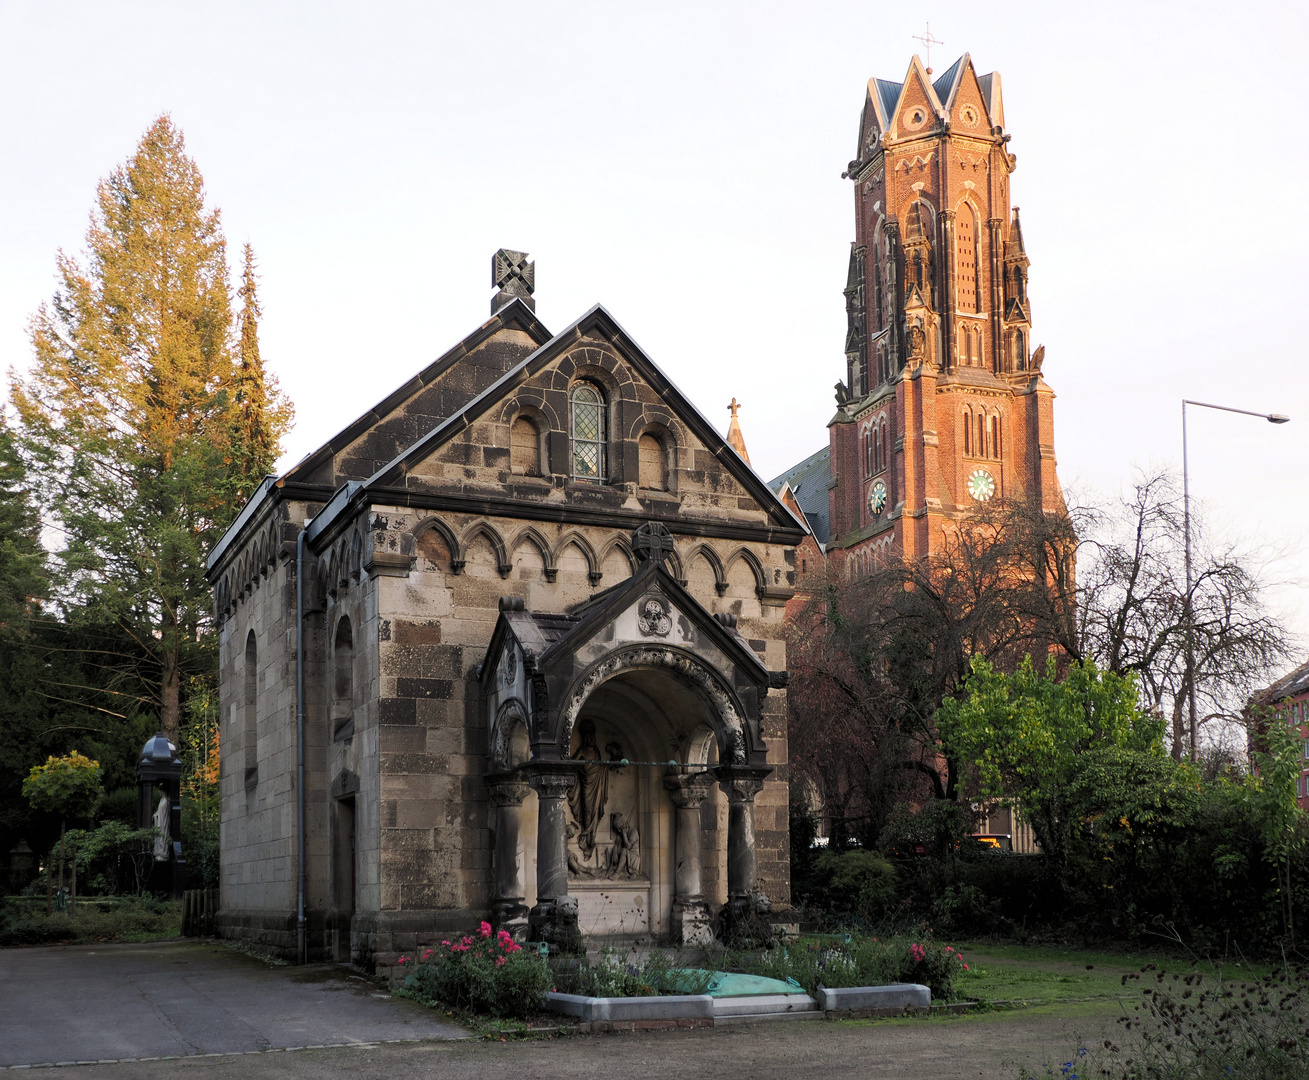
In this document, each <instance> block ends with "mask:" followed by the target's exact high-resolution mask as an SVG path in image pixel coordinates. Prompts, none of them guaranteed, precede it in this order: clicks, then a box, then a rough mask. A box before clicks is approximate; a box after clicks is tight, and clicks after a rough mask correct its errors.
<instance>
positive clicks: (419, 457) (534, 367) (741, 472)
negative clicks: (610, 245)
mask: <svg viewBox="0 0 1309 1080" xmlns="http://www.w3.org/2000/svg"><path fill="white" fill-rule="evenodd" d="M592 331H595V332H598V333H599V334H600V335H601V336H603V337H604V338H605V339H606V340H607V341H608V342H609V344H610V345H611V347H613V348H614V349H615V350H616V351H617V352H618V353H620V354H621V355H622V357H623V358H624V359H625V360H626V361H627V362H628V363H629V364H631V365H632V367H633V368H635V369H636V370H637V371H638V372H639V373H640V375H641V377H642V378H643V379H644V380H645V381H646V382H647V384H648V385H649V386H650V387H651V388H652V389H653V390H654V391H655V392H656V393H658V394H659V395H660V397H661V398H662V399H663V401H664V402H665V404H666V405H667V406H668V408H669V409H671V410H672V412H673V414H674V415H676V416H677V417H678V419H680V420H681V421H682V422H683V423H684V424H685V425H686V426H687V428H689V429H690V431H691V432H692V433H693V434H694V435H695V436H696V438H698V439H699V440H700V442H701V443H702V444H703V445H704V446H705V447H706V449H708V450H709V452H710V453H712V454H713V456H714V457H715V458H717V460H718V461H719V463H720V464H721V465H722V466H723V468H724V469H726V470H727V471H728V472H729V473H730V474H731V475H732V476H733V477H734V478H735V479H736V481H737V482H738V483H740V484H741V485H742V487H744V488H745V490H746V491H748V492H749V493H750V494H751V496H753V497H754V499H755V500H756V501H757V502H758V504H759V506H760V508H761V509H762V510H763V511H764V512H765V513H767V514H768V515H769V517H770V518H771V519H772V520H771V522H770V523H769V524H768V525H766V526H763V528H765V529H767V530H769V531H770V532H772V531H773V530H778V533H779V535H778V536H777V539H778V540H780V541H781V542H784V543H785V542H793V541H795V540H798V539H799V536H800V533H799V530H798V522H797V521H796V518H795V515H794V514H792V513H791V511H790V510H789V509H788V508H787V507H786V506H785V504H783V503H782V502H781V501H780V500H779V499H778V498H777V495H776V494H775V493H774V492H773V490H772V489H771V488H769V487H768V485H766V484H765V483H764V482H763V481H762V480H761V479H760V478H759V476H758V475H757V474H756V473H755V471H754V470H753V469H752V468H751V467H750V466H749V464H748V463H747V462H746V461H744V460H742V458H741V456H740V454H739V453H738V452H737V451H736V450H734V449H733V448H732V447H731V446H730V445H728V443H727V441H726V439H724V437H723V436H722V435H720V434H719V433H718V430H717V429H716V428H715V427H714V426H713V425H712V424H710V423H709V421H708V420H706V419H705V417H704V416H703V415H702V414H701V413H700V411H699V410H698V409H696V407H695V406H694V405H692V404H691V402H690V400H689V399H688V398H687V397H686V395H684V394H683V393H682V392H681V390H679V389H678V388H677V386H676V385H675V384H674V383H673V382H672V380H671V379H669V378H668V376H667V375H665V374H664V373H663V372H662V371H661V370H660V369H659V368H658V367H657V366H656V365H655V363H654V362H653V361H652V360H651V359H650V358H649V357H648V356H646V354H645V353H644V351H642V349H641V348H640V346H638V345H637V344H636V342H635V341H633V340H632V338H631V336H630V335H629V334H628V333H627V331H626V330H624V329H623V328H622V327H621V326H620V325H619V324H618V321H617V320H616V319H614V317H613V316H612V315H610V314H609V312H608V311H606V310H605V309H604V307H603V306H601V305H600V304H597V305H596V306H595V307H593V308H591V310H590V311H588V312H587V313H586V314H585V315H583V316H582V317H581V318H580V319H578V320H577V321H576V322H574V323H572V325H570V326H567V327H565V328H564V329H563V330H561V331H560V332H559V333H558V334H556V335H555V336H554V337H553V338H551V339H550V340H549V341H547V342H546V343H545V344H543V345H541V346H540V348H538V349H536V350H535V351H534V352H532V353H531V354H530V355H528V356H526V357H525V358H523V359H522V360H521V361H519V362H518V363H517V364H515V365H514V366H512V367H511V368H510V369H509V370H508V371H506V372H505V374H504V375H503V376H501V377H500V378H499V379H497V380H496V381H495V382H493V383H492V384H491V385H490V386H488V387H487V388H486V389H485V390H483V391H482V392H481V393H479V394H477V395H476V396H475V397H473V398H472V399H471V400H470V401H468V402H466V403H465V404H464V405H463V406H462V407H461V408H459V409H457V410H456V411H455V412H454V413H453V414H452V415H451V416H449V417H447V418H445V419H444V420H442V421H441V422H440V423H438V424H437V425H436V426H435V427H433V428H432V429H431V430H430V431H428V432H427V433H426V434H425V435H423V436H422V437H421V438H419V439H416V440H415V441H414V442H413V443H411V444H410V445H409V446H407V447H406V448H405V449H403V450H402V451H401V452H400V453H399V454H397V455H396V456H395V457H394V458H392V459H391V460H390V461H388V462H387V463H386V464H384V465H383V466H382V467H381V468H379V469H378V470H377V471H376V472H375V473H373V475H372V476H370V477H369V478H368V479H367V480H365V481H363V482H362V483H359V484H351V485H347V487H346V488H342V489H339V490H338V491H337V492H336V494H334V495H333V497H332V499H331V500H330V501H329V502H328V504H327V505H326V506H324V507H323V509H322V511H321V512H320V513H319V514H318V515H317V517H315V518H314V520H313V522H312V523H311V524H310V525H309V526H308V529H307V533H308V536H307V539H308V540H309V542H311V543H312V542H313V541H314V540H315V539H316V538H317V537H318V536H320V535H322V534H323V533H324V532H326V531H328V530H330V529H331V527H332V525H333V523H334V522H335V521H336V520H338V519H340V518H341V517H342V516H343V515H344V516H347V517H349V516H353V514H354V513H355V512H356V511H357V509H358V508H359V507H360V506H362V505H364V504H366V503H367V502H369V501H371V497H372V495H373V493H374V492H378V493H379V495H381V496H382V497H383V498H385V499H386V500H387V501H395V500H396V499H397V497H398V496H400V495H402V494H403V493H404V492H405V491H408V490H409V488H410V479H409V473H410V470H411V469H412V468H413V467H414V466H416V465H417V464H419V463H420V462H421V461H423V460H424V459H425V458H426V457H427V456H428V455H430V454H431V453H433V452H434V451H435V450H436V449H437V448H438V447H439V446H442V445H443V444H445V443H446V442H448V441H450V440H452V439H454V438H455V437H456V436H458V435H459V434H460V433H462V432H463V431H464V430H465V429H467V428H468V427H469V426H470V425H471V424H473V423H474V422H475V421H476V420H477V419H478V418H479V417H481V416H483V415H484V414H485V413H486V412H487V411H488V410H489V409H491V408H492V407H493V406H494V405H495V404H496V403H498V402H500V401H502V400H503V399H504V398H506V397H508V396H509V395H510V394H512V393H514V392H515V391H516V390H517V389H518V388H519V387H520V386H521V385H523V384H524V383H525V382H526V381H527V380H528V379H530V378H532V377H533V376H535V375H536V374H537V373H538V372H539V371H541V370H542V369H543V368H544V367H546V366H547V365H548V364H550V363H551V362H552V361H554V360H555V359H557V358H558V357H559V356H561V355H562V354H563V353H564V352H565V351H567V350H568V349H570V348H573V347H574V346H575V345H576V344H577V343H578V341H579V340H580V339H581V338H582V337H583V336H585V335H586V334H588V333H590V332H592ZM211 565H213V564H212V562H211Z"/></svg>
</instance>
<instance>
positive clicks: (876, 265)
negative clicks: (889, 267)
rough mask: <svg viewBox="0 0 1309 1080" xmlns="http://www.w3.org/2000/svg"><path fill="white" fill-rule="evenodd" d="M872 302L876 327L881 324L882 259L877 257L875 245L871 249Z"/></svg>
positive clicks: (879, 326) (879, 327) (878, 327)
mask: <svg viewBox="0 0 1309 1080" xmlns="http://www.w3.org/2000/svg"><path fill="white" fill-rule="evenodd" d="M873 251H874V255H873V303H874V310H875V311H876V312H877V329H879V330H880V329H881V328H882V326H883V320H882V260H881V259H879V258H877V255H876V251H877V249H876V247H874V249H873Z"/></svg>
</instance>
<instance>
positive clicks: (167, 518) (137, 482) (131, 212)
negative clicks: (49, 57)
mask: <svg viewBox="0 0 1309 1080" xmlns="http://www.w3.org/2000/svg"><path fill="white" fill-rule="evenodd" d="M86 246H87V256H88V257H87V260H86V265H85V266H83V265H82V263H80V262H79V261H78V260H77V259H75V258H72V257H70V256H68V255H65V254H64V253H63V252H60V253H59V256H58V261H57V272H58V278H59V287H58V289H57V291H56V293H55V295H54V298H53V300H52V301H51V302H50V303H49V304H48V305H42V307H41V308H40V310H39V311H38V312H37V314H36V315H35V316H34V318H33V320H32V324H31V340H32V346H33V353H34V361H33V364H32V367H31V370H30V373H29V374H28V376H27V378H26V379H20V378H17V377H14V378H13V390H12V397H13V402H14V405H15V407H16V408H17V411H18V415H19V418H20V422H21V432H20V437H21V443H22V446H23V449H24V453H25V456H26V458H27V461H28V463H29V468H30V469H31V472H32V475H33V477H34V479H35V480H36V482H37V488H38V490H39V493H40V500H41V502H42V503H43V505H44V507H45V508H46V510H47V512H48V514H49V517H50V519H51V520H52V521H53V522H55V523H56V524H57V526H58V527H59V528H60V529H61V530H62V532H63V539H64V546H63V548H62V549H61V550H60V551H59V552H58V553H57V555H58V560H57V561H58V566H57V569H58V574H57V586H58V589H57V595H58V600H59V603H60V605H61V608H62V612H63V614H64V616H65V617H66V618H67V619H68V620H69V621H70V622H74V623H76V622H78V621H79V620H84V621H86V622H88V623H91V624H95V625H113V626H116V627H117V628H118V629H119V630H121V631H122V633H123V634H124V635H125V636H126V638H127V639H128V640H129V641H130V642H132V649H131V654H130V655H129V656H126V657H123V658H122V663H123V664H124V665H125V666H133V667H134V668H135V674H137V676H138V683H139V684H140V685H144V686H149V687H153V689H152V690H150V692H149V693H148V694H147V695H145V698H146V700H144V701H143V702H141V703H140V704H141V705H142V706H143V707H144V708H146V709H148V710H150V711H155V712H157V714H158V717H159V724H160V726H161V727H162V728H163V730H164V731H165V732H166V733H168V735H169V736H170V737H171V738H176V737H177V732H178V726H179V721H180V716H181V689H182V686H183V684H184V682H185V680H186V678H187V676H189V675H191V674H200V673H204V672H206V671H209V670H211V669H212V663H213V658H212V653H211V651H210V647H209V643H208V641H207V639H206V635H205V633H204V631H205V630H206V628H207V625H208V622H209V618H210V598H209V594H208V588H207V586H206V583H205V580H204V572H203V571H204V556H205V553H206V552H207V550H208V549H209V548H210V547H211V546H212V544H213V543H214V541H215V540H216V539H217V538H218V536H219V535H221V533H222V530H223V529H224V528H225V527H226V526H227V524H228V523H229V522H230V521H231V519H232V517H233V515H234V514H235V512H236V510H237V508H238V507H239V506H240V503H241V501H242V499H243V494H242V493H243V492H245V493H248V492H249V491H250V490H251V488H252V486H253V485H252V483H251V481H250V480H249V479H248V478H247V477H246V476H244V475H242V469H243V468H244V467H245V466H246V465H247V464H248V461H247V455H246V453H245V450H244V448H243V447H241V446H240V444H239V440H240V439H241V433H242V425H239V424H237V423H236V422H235V413H236V412H237V411H238V409H239V406H238V404H237V399H238V397H239V389H238V382H239V379H238V371H239V367H238V364H237V362H236V357H235V355H234V353H235V348H234V340H233V339H234V334H233V327H232V312H231V305H230V296H229V279H228V268H227V254H226V241H225V240H224V238H223V233H222V228H221V223H220V219H219V213H218V211H217V210H216V209H210V208H207V207H206V205H205V192H204V181H203V179H202V177H201V175H200V171H199V170H198V169H197V168H196V165H195V162H194V161H192V160H191V159H190V158H189V157H188V156H187V155H186V149H185V144H184V141H183V137H182V133H181V131H179V130H178V129H177V128H176V127H175V126H174V125H173V123H172V121H171V119H170V118H169V117H168V116H166V115H165V116H161V117H159V118H158V119H157V120H156V121H155V122H154V123H153V124H152V125H151V127H150V129H149V130H148V131H147V132H146V134H145V136H144V137H143V138H142V140H141V143H140V145H139V146H138V147H137V150H136V152H135V153H134V154H133V155H132V157H131V158H130V159H129V160H128V161H127V162H126V163H125V164H124V165H121V166H119V167H118V168H117V169H115V170H114V171H113V172H112V173H111V174H110V175H109V177H108V178H106V179H105V180H103V181H101V183H100V185H99V186H98V189H97V199H96V207H95V210H94V212H93V214H92V220H91V226H90V229H89V230H88V232H87V236H86ZM269 405H271V408H268V412H269V416H270V420H269V422H268V431H267V435H266V437H265V438H266V444H267V445H271V446H272V447H273V448H275V447H276V442H277V439H278V438H279V437H280V435H281V434H282V433H283V431H284V430H285V424H286V419H287V410H286V408H285V405H284V404H283V403H281V401H280V399H279V398H277V397H276V395H275V394H274V395H273V396H272V398H271V399H269V397H268V395H267V394H265V406H269ZM263 453H264V454H265V455H267V454H268V453H269V451H268V450H267V449H265V450H264V451H263Z"/></svg>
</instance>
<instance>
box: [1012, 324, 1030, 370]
mask: <svg viewBox="0 0 1309 1080" xmlns="http://www.w3.org/2000/svg"><path fill="white" fill-rule="evenodd" d="M1014 366H1015V367H1016V368H1017V369H1018V370H1019V371H1026V370H1027V335H1026V334H1024V333H1023V332H1022V331H1021V330H1015V331H1014Z"/></svg>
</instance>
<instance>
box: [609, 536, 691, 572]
mask: <svg viewBox="0 0 1309 1080" xmlns="http://www.w3.org/2000/svg"><path fill="white" fill-rule="evenodd" d="M615 550H617V551H618V553H619V554H620V555H622V556H623V558H625V559H626V560H627V568H628V571H629V573H632V574H635V573H636V556H635V555H634V554H633V553H632V545H631V544H629V543H628V542H627V539H626V537H622V536H614V537H611V538H610V540H609V542H608V543H607V544H605V546H604V547H603V548H601V549H600V559H599V563H600V566H601V567H603V566H604V564H605V563H606V562H607V561H608V560H609V556H610V555H612V554H613V553H614V551H615ZM669 569H671V567H670V568H669ZM674 576H676V575H674Z"/></svg>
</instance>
